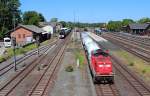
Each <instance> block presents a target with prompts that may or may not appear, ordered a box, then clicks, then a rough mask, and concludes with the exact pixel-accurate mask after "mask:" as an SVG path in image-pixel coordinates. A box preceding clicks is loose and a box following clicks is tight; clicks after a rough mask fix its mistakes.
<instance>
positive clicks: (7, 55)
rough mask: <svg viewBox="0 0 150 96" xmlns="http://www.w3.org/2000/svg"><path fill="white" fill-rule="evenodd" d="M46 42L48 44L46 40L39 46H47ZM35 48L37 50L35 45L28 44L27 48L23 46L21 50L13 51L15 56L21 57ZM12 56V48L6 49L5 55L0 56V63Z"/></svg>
mask: <svg viewBox="0 0 150 96" xmlns="http://www.w3.org/2000/svg"><path fill="white" fill-rule="evenodd" d="M48 42H49V41H48V40H47V41H44V42H42V44H41V45H46V44H48ZM35 48H37V46H36V44H29V45H27V46H25V47H23V48H17V49H16V50H15V53H16V55H21V54H25V53H26V52H28V51H31V50H33V49H35ZM13 55H14V53H13V49H12V48H8V49H7V50H6V54H5V55H3V56H0V63H1V62H4V61H6V60H7V59H9V58H10V57H12V56H13Z"/></svg>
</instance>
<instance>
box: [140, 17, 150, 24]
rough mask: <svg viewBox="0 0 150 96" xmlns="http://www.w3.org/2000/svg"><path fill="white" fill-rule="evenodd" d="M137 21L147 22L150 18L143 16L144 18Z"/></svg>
mask: <svg viewBox="0 0 150 96" xmlns="http://www.w3.org/2000/svg"><path fill="white" fill-rule="evenodd" d="M138 22H139V23H147V22H150V18H148V17H144V18H142V19H140V20H139V21H138Z"/></svg>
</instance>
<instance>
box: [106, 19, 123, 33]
mask: <svg viewBox="0 0 150 96" xmlns="http://www.w3.org/2000/svg"><path fill="white" fill-rule="evenodd" d="M121 28H122V22H121V21H109V22H108V24H107V29H108V30H110V31H120V30H121Z"/></svg>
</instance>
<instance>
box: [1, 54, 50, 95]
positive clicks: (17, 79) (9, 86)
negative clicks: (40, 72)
mask: <svg viewBox="0 0 150 96" xmlns="http://www.w3.org/2000/svg"><path fill="white" fill-rule="evenodd" d="M47 56H48V52H46V53H45V54H43V55H42V56H41V57H39V58H38V59H37V60H33V61H32V62H31V64H28V65H27V66H26V68H24V69H23V70H21V71H20V72H19V73H17V74H16V75H15V76H14V77H12V78H10V79H9V80H7V81H6V82H4V83H3V84H2V85H1V86H0V96H8V95H9V94H10V93H11V92H12V91H13V90H14V89H15V88H16V87H17V86H18V85H19V84H21V82H22V81H23V80H24V79H25V78H26V77H27V76H28V75H29V74H30V73H31V72H32V71H33V70H34V69H35V68H36V67H37V66H38V65H39V64H40V63H41V62H42V61H43V60H44V59H45V58H46V57H47ZM10 96H13V95H10Z"/></svg>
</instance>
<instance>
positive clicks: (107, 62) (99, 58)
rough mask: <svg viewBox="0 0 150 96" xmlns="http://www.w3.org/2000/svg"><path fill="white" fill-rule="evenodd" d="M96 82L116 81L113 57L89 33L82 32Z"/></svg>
mask: <svg viewBox="0 0 150 96" xmlns="http://www.w3.org/2000/svg"><path fill="white" fill-rule="evenodd" d="M81 38H82V44H83V46H84V49H85V51H86V55H87V58H88V61H89V67H90V71H91V74H92V78H93V82H94V83H111V84H113V83H114V74H113V70H112V62H111V57H110V56H109V52H108V51H107V50H102V49H101V48H100V47H99V45H98V44H97V43H96V42H95V41H94V40H93V39H92V38H91V37H90V36H88V34H87V33H81Z"/></svg>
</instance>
